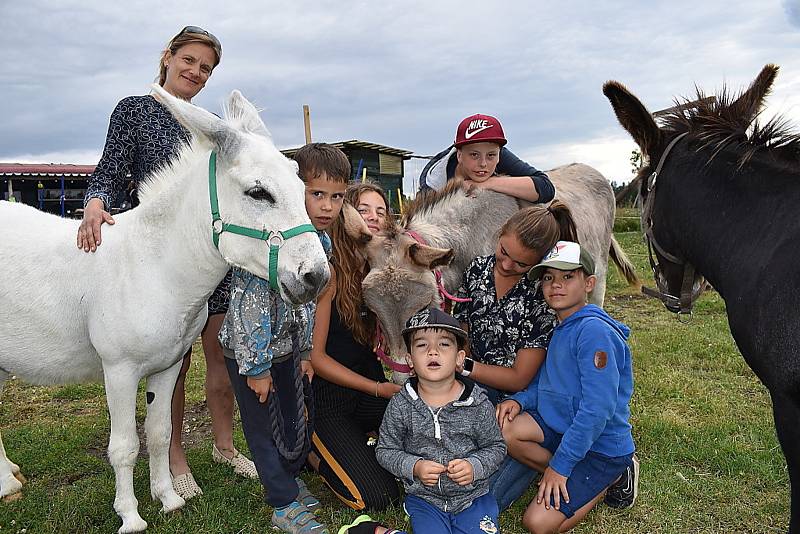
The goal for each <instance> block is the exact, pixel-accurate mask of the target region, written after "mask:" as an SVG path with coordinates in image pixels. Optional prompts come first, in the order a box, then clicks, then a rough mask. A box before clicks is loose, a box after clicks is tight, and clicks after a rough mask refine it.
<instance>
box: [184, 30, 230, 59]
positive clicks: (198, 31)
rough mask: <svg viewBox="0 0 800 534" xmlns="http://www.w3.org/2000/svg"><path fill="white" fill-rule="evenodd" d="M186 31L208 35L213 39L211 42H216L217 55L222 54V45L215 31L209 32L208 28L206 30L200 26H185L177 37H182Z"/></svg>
mask: <svg viewBox="0 0 800 534" xmlns="http://www.w3.org/2000/svg"><path fill="white" fill-rule="evenodd" d="M185 33H196V34H198V35H205V36H206V37H208V38H209V39H211V42H212V43H213V44H214V48H216V50H217V55H221V52H222V45H221V44H220V42H219V39H217V38H216V36H214V34H213V33H211V32H209V31H208V30H204V29H203V28H201V27H200V26H185V27H184V28H183V29H182V30H181V31H180V32H178V35H176V36H175V38H177V37H180V36H181V35H183V34H185ZM173 40H174V39H173Z"/></svg>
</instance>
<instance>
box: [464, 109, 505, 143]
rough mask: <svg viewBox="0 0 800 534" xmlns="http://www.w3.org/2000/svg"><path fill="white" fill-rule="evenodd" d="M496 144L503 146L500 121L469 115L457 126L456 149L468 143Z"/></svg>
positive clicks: (485, 116)
mask: <svg viewBox="0 0 800 534" xmlns="http://www.w3.org/2000/svg"><path fill="white" fill-rule="evenodd" d="M484 142H489V143H497V144H498V145H500V146H503V145H505V144H506V143H507V142H508V141H506V136H505V134H504V133H503V127H502V126H501V125H500V121H499V120H497V119H496V118H495V117H492V116H491V115H480V114H478V115H470V116H469V117H467V118H466V119H464V120H463V121H461V124H459V125H458V130H456V142H455V146H456V148H458V147H462V146H464V145H468V144H470V143H484Z"/></svg>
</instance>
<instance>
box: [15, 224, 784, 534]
mask: <svg viewBox="0 0 800 534" xmlns="http://www.w3.org/2000/svg"><path fill="white" fill-rule="evenodd" d="M625 215H628V214H627V213H625ZM617 238H618V239H619V241H620V243H621V244H622V245H623V247H624V248H625V250H626V251H627V252H628V254H629V256H630V257H631V259H632V260H633V261H634V263H635V264H636V266H637V270H638V273H639V274H640V276H642V277H644V278H645V279H646V280H647V282H646V283H649V284H652V281H651V280H650V277H649V268H648V267H647V259H646V256H645V250H644V247H643V245H642V241H641V237H640V234H639V233H638V232H626V233H618V234H617ZM606 308H607V309H608V310H609V312H610V313H611V314H612V315H613V316H615V317H617V318H618V319H620V320H623V321H624V322H626V323H627V324H628V325H629V326H631V328H632V332H633V333H632V336H631V339H630V344H631V347H632V349H633V354H634V375H635V380H636V387H635V392H634V397H633V401H632V413H633V421H632V422H633V428H634V438H635V440H636V444H637V447H638V450H639V452H638V454H639V457H640V459H641V461H642V477H641V488H640V489H641V494H640V499H639V501H638V503H637V505H636V506H635V507H634V508H633V509H631V510H628V511H624V512H617V511H612V510H610V509H608V508H605V507H604V506H602V505H601V506H599V507H598V508H597V509H596V510H595V511H593V512H592V513H591V514H590V515H589V517H588V518H587V520H586V521H585V522H584V523H583V524H581V525H579V526H578V527H577V528H576V529H575V530H574V532H577V533H589V532H592V533H603V534H605V533H634V532H642V533H644V532H648V533H649V532H652V533H681V534H683V533H723V532H724V533H731V532H734V533H772V532H785V531H786V529H787V524H788V516H789V491H788V488H789V481H788V476H787V472H786V464H785V463H784V460H783V456H782V455H781V452H780V448H779V446H778V443H777V440H776V438H775V432H774V428H773V423H772V415H771V406H770V401H769V397H768V395H767V393H766V390H765V389H764V387H763V386H762V385H761V383H760V382H758V380H757V379H756V378H755V377H754V375H753V373H752V372H751V371H750V369H749V368H748V367H747V366H746V364H745V363H744V360H743V359H742V357H741V356H740V355H739V353H738V351H737V350H736V347H735V346H734V344H733V341H732V339H731V336H730V333H729V331H728V326H727V320H726V317H725V305H724V302H722V300H721V299H720V298H719V296H718V295H716V294H715V293H713V292H712V293H708V294H706V295H704V296H703V297H702V298H701V300H700V302H699V303H698V305H697V306H696V309H695V313H694V316H693V317H692V320H691V322H690V323H688V324H682V323H679V322H678V321H677V320H676V319H675V317H674V316H673V315H672V314H669V313H667V312H666V311H665V310H664V309H663V306H662V305H661V304H660V303H659V302H657V301H655V300H653V299H645V298H643V297H642V296H641V295H640V294H639V293H637V292H636V290H635V289H632V288H628V287H627V286H625V285H624V281H622V280H621V279H620V277H619V275H618V274H617V273H616V271H613V269H612V272H611V274H610V275H609V290H608V294H607V298H606ZM203 376H204V364H203V357H202V354H201V353H200V348H199V346H196V347H195V357H194V358H193V360H192V369H191V370H190V371H189V375H188V394H187V421H186V425H187V427H188V428H189V429H190V430H191V433H190V435H189V436H188V437H187V442H188V454H189V461H190V464H191V465H192V469H193V472H194V474H195V477H196V478H197V480H198V482H199V483H200V484H201V486H202V487H203V491H204V492H205V494H204V496H203V497H200V498H197V499H194V500H192V501H189V503H188V504H187V505H186V507H185V508H184V509H183V510H182V511H180V512H177V513H173V514H169V515H165V514H163V513H161V512H160V511H159V506H158V505H156V504H155V503H153V502H152V501H151V500H150V497H149V494H150V492H149V485H148V478H147V477H148V467H147V460H146V458H145V457H144V456H142V457H140V459H139V462H138V463H137V467H136V471H135V483H136V494H137V496H138V498H139V500H140V503H139V507H140V513H141V514H142V517H144V518H145V520H147V521H148V523H149V524H150V529H149V532H163V533H174V532H191V533H193V534H202V533H218V532H226V533H227V532H236V533H256V532H264V531H269V514H270V513H271V511H270V510H269V509H268V508H267V507H266V506H265V505H264V504H263V501H262V498H261V488H260V486H259V484H258V483H257V482H254V481H245V480H243V479H241V478H238V477H236V476H234V475H233V474H232V473H231V472H230V471H229V470H228V469H227V468H225V467H222V466H220V465H218V464H215V463H213V462H212V461H211V454H210V449H211V441H210V435H209V429H210V422H209V417H208V412H207V410H206V407H205V402H204V393H203ZM143 406H144V402H143V398H140V411H139V413H138V420H139V422H140V424H141V422H142V420H143V417H144V411H143ZM0 428H2V429H3V439H4V442H5V446H6V450H7V451H9V455H10V457H11V458H12V460H14V461H15V462H17V463H18V464H19V465H20V466H21V468H22V470H23V473H24V474H25V476H27V478H28V484H27V485H26V486H25V489H24V493H23V495H24V496H23V498H22V499H21V500H19V501H16V502H11V503H2V504H0V534H2V533H8V532H11V533H17V532H23V531H25V532H27V533H51V532H52V533H75V532H80V533H82V534H83V533H85V534H88V533H95V532H97V533H100V532H115V531H116V529H117V528H118V527H119V525H120V522H119V519H118V518H117V515H116V514H115V513H114V511H113V509H112V502H113V499H114V477H113V472H112V470H111V467H110V466H109V465H108V463H107V461H106V458H105V447H106V445H107V440H108V432H109V420H108V414H107V412H106V405H105V397H104V395H103V389H102V387H101V386H98V385H79V386H66V387H60V388H44V387H31V386H26V385H24V384H21V383H19V382H17V381H12V382H10V383H9V384H8V386H7V387H6V391H5V393H4V396H3V399H2V406H1V407H0ZM236 440H237V446H239V447H240V448H241V449H243V450H246V445H245V443H244V440H243V439H242V436H241V432H240V431H237V436H236ZM305 478H306V480H307V482H308V484H309V486H310V487H311V489H312V491H316V492H317V494H318V495H319V496H320V498H321V499H322V501H323V504H324V507H323V509H322V511H321V513H320V517H321V519H322V520H323V521H325V522H326V523H327V524H328V525H330V526H331V527H335V528H332V531H333V532H335V531H336V529H337V528H338V526H339V525H341V524H343V523H347V522H349V521H350V520H352V519H353V518H354V517H355V516H356V515H357V514H356V513H355V512H353V511H352V510H349V509H346V508H344V507H343V506H339V504H338V501H337V500H336V499H335V498H334V497H333V495H332V494H331V493H330V492H329V491H328V490H327V488H325V487H323V486H322V484H321V482H320V480H319V478H318V477H316V476H314V475H305ZM531 495H532V492H529V494H528V495H527V496H526V498H525V499H524V502H520V503H517V504H516V505H515V506H514V507H512V509H511V510H509V511H508V512H506V513H505V514H503V516H501V523H502V527H503V532H507V533H516V532H523V531H524V530H523V528H522V526H521V523H520V518H521V517H522V513H523V511H524V505H525V504H526V503H527V502H528V501H529V500H530V497H531ZM377 515H378V516H379V517H380V518H382V519H384V520H386V521H388V522H390V523H391V524H393V525H396V526H398V527H403V526H407V524H406V522H405V517H404V515H403V513H402V511H400V510H398V509H396V510H390V511H388V512H384V513H382V514H377Z"/></svg>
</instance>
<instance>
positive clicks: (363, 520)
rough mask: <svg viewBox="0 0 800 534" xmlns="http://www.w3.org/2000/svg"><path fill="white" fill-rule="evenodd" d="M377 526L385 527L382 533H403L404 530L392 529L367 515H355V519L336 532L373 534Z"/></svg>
mask: <svg viewBox="0 0 800 534" xmlns="http://www.w3.org/2000/svg"><path fill="white" fill-rule="evenodd" d="M378 527H382V528H385V529H386V532H385V533H384V534H405V532H403V531H401V530H394V529H391V528H388V527H387V526H385V525H383V524H381V523H378V522H377V521H375V520H373V519H372V518H371V517H370V516H368V515H360V516H358V517H356V520H355V521H353V522H352V523H350V524H349V525H344V526H343V527H342V528H340V529H339V532H338V534H375V530H376V529H377V528H378Z"/></svg>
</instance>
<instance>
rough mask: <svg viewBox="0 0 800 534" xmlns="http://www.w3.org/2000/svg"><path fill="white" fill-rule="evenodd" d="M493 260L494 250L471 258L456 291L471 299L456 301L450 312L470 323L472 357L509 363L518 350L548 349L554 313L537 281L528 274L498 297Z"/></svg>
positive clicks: (514, 357) (484, 361)
mask: <svg viewBox="0 0 800 534" xmlns="http://www.w3.org/2000/svg"><path fill="white" fill-rule="evenodd" d="M496 262H497V258H496V257H495V256H494V254H492V255H491V256H479V257H477V258H475V259H474V260H472V263H470V265H469V267H467V270H466V271H465V272H464V281H463V284H462V286H461V288H459V290H458V294H457V296H459V297H464V298H471V299H472V301H471V302H465V303H459V304H457V305H456V309H455V313H454V314H453V315H454V316H455V318H456V319H458V320H459V321H461V322H462V323H465V324H466V325H467V326H468V327H469V337H470V352H471V354H472V358H474V359H475V360H476V361H479V362H482V363H487V364H491V365H501V366H503V367H511V366H512V365H514V360H515V359H516V357H517V351H518V350H520V349H528V348H541V349H547V345H548V344H549V343H550V336H551V335H552V334H553V327H554V326H555V323H556V316H555V313H553V311H552V310H551V309H550V308H549V307H548V306H547V303H546V302H545V301H544V296H543V295H542V289H541V287H540V286H541V284H540V282H539V281H538V280H537V281H530V280H528V277H527V276H523V277H522V278H521V279H520V280H519V282H517V283H516V284H515V285H514V287H512V288H511V289H509V290H508V293H506V294H505V295H504V296H503V298H501V299H500V300H498V299H497V289H496V288H495V285H494V266H495V263H496Z"/></svg>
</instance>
